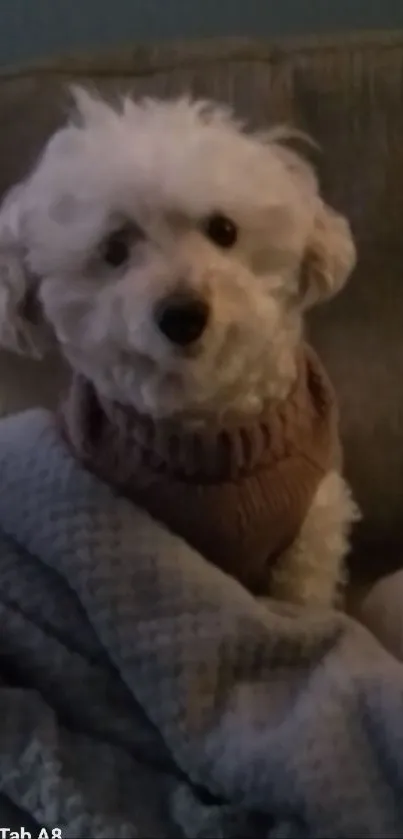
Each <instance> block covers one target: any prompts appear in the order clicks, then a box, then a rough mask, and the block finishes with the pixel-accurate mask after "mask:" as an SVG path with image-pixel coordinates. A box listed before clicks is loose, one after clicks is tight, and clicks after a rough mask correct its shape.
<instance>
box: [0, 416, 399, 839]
mask: <svg viewBox="0 0 403 839" xmlns="http://www.w3.org/2000/svg"><path fill="white" fill-rule="evenodd" d="M0 475H1V492H0V527H1V529H2V536H1V540H0V618H1V635H0V673H1V682H0V710H1V712H2V722H1V725H0V792H1V794H2V799H1V808H0V827H11V826H12V825H15V824H17V825H20V826H24V827H25V828H26V829H27V830H31V831H32V836H37V835H38V832H39V828H42V827H46V828H47V829H49V830H50V829H52V828H60V829H61V830H62V834H61V835H62V836H63V839H67V837H169V836H172V837H179V836H187V837H231V839H233V837H241V836H247V837H248V839H253V837H293V839H297V837H306V838H307V839H308V837H310V839H315V837H318V839H319V837H320V839H324V837H353V836H354V837H358V836H359V837H378V836H379V837H380V836H382V837H398V836H399V837H401V836H402V835H403V792H402V790H403V666H402V665H401V664H399V663H398V662H397V661H395V660H394V659H393V658H392V657H391V656H389V655H388V654H387V653H386V652H384V651H383V650H382V649H381V647H380V646H378V645H377V643H376V641H375V640H374V639H372V638H371V637H370V636H369V635H368V634H367V633H366V632H365V630H364V629H361V628H360V627H359V626H358V625H355V624H354V623H353V622H351V621H349V620H348V619H347V618H344V617H343V616H341V615H336V614H332V613H328V614H312V613H305V612H304V611H303V610H294V609H291V608H289V609H285V608H281V607H280V606H278V605H275V604H274V603H270V602H267V603H265V604H263V603H259V602H257V601H256V600H255V599H254V598H253V597H252V596H251V595H249V594H248V593H247V592H246V591H245V590H243V589H242V588H241V586H240V585H238V584H237V583H236V582H235V581H233V580H231V579H229V578H227V577H226V576H225V575H224V574H222V573H221V572H220V571H218V570H217V569H216V568H214V567H212V566H210V565H209V564H208V563H207V562H206V561H205V560H204V559H203V558H202V557H200V556H198V555H197V554H196V553H194V552H193V551H192V550H190V549H189V548H188V547H187V546H186V545H185V544H183V543H182V542H181V541H180V540H179V539H177V538H176V537H174V536H172V535H170V534H169V533H168V532H166V531H164V530H163V529H162V528H161V527H159V526H157V525H156V524H155V523H153V522H152V521H151V520H150V519H149V518H148V517H147V516H145V515H144V514H142V513H140V512H139V511H137V510H136V509H135V508H134V506H132V505H131V504H130V503H129V502H127V501H125V500H123V499H121V498H119V497H116V496H115V495H114V494H113V493H112V492H111V491H110V489H109V488H108V487H107V486H105V485H103V484H102V483H100V482H99V481H97V480H96V479H95V478H94V477H92V476H91V475H89V474H87V473H85V472H84V471H82V469H81V468H80V467H79V466H78V465H77V464H76V463H75V462H74V461H73V460H72V458H71V456H70V454H69V453H68V452H67V450H66V449H65V448H64V446H63V444H62V443H61V442H60V440H59V438H58V435H57V432H56V430H55V428H54V426H53V422H52V417H51V415H49V414H47V413H46V412H44V411H31V412H28V413H25V414H22V415H20V416H19V417H16V418H11V419H7V420H3V421H2V422H1V423H0ZM4 835H6V834H4Z"/></svg>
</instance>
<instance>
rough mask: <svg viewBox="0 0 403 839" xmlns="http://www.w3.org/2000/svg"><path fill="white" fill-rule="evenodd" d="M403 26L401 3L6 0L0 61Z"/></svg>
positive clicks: (0, 15) (1, 10)
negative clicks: (162, 43) (138, 45)
mask: <svg viewBox="0 0 403 839" xmlns="http://www.w3.org/2000/svg"><path fill="white" fill-rule="evenodd" d="M400 27H401V28H403V0H0V63H1V64H6V63H12V62H21V61H26V60H30V59H32V58H39V57H44V56H48V55H51V54H52V53H60V52H68V51H70V50H72V49H77V48H79V49H81V48H86V47H94V46H114V45H116V44H119V43H124V42H133V41H144V40H149V39H160V38H182V37H183V38H188V37H191V38H201V37H204V36H219V35H250V36H256V35H257V36H262V37H268V38H270V37H272V36H277V35H285V34H303V33H306V32H335V31H340V30H341V31H343V30H348V29H376V28H377V29H397V28H400Z"/></svg>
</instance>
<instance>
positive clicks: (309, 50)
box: [0, 33, 403, 584]
mask: <svg viewBox="0 0 403 839" xmlns="http://www.w3.org/2000/svg"><path fill="white" fill-rule="evenodd" d="M402 71H403V34H400V33H396V34H390V33H386V34H378V33H372V34H353V35H344V36H338V37H329V38H320V39H318V38H310V39H304V40H292V41H286V42H283V41H282V42H279V43H270V42H264V41H262V42H259V41H248V40H233V39H231V40H224V41H217V42H215V41H208V42H203V41H201V42H193V43H174V44H165V45H148V46H132V47H127V48H122V49H120V50H114V51H113V52H106V53H105V52H103V53H100V54H97V53H90V54H82V55H74V56H70V57H67V58H57V59H53V60H51V61H47V62H43V63H38V64H36V65H33V66H29V67H21V68H12V69H4V70H3V71H2V72H1V73H0V195H1V194H3V193H4V192H5V191H6V190H7V188H8V187H9V186H10V185H11V184H13V183H14V182H15V181H16V180H17V179H18V178H20V177H21V176H22V175H24V173H25V172H26V171H27V169H28V168H29V166H30V165H31V164H32V163H33V161H34V160H35V157H36V155H37V153H38V151H39V150H40V148H41V146H42V143H43V142H44V140H45V138H46V137H47V136H48V134H49V133H50V132H51V131H52V130H53V129H54V128H55V127H56V126H57V125H58V123H59V122H60V121H61V120H62V119H63V118H64V116H65V113H66V108H67V107H68V96H67V92H66V91H67V88H68V86H69V85H70V84H71V83H75V82H79V83H86V84H88V83H89V84H91V85H93V86H95V87H96V88H97V89H99V90H101V91H102V92H103V93H106V94H112V93H116V92H125V91H127V90H130V91H132V92H133V93H134V94H135V95H138V96H142V95H144V94H146V95H148V94H151V95H158V96H171V95H176V94H181V93H187V92H192V93H193V94H195V95H196V96H199V97H210V98H214V99H217V100H221V101H225V102H230V103H231V104H232V105H233V106H234V107H235V108H236V110H237V112H238V113H239V114H240V115H241V117H243V118H244V119H246V120H247V122H248V123H249V124H252V125H256V126H262V125H267V124H269V123H273V122H281V123H288V124H292V125H295V126H297V127H298V128H301V129H303V130H304V131H306V132H308V133H309V134H310V135H311V136H312V137H313V138H315V140H316V141H317V142H318V143H319V145H320V151H319V153H318V154H317V155H316V158H315V163H316V165H317V167H318V171H319V175H320V180H321V183H322V188H323V191H324V194H325V196H326V198H327V200H328V201H329V202H330V203H331V204H333V205H334V206H335V207H336V208H337V209H339V210H341V211H342V212H343V213H346V215H347V216H348V217H349V219H350V221H351V224H352V227H353V231H354V235H355V238H356V242H357V246H358V253H359V261H358V266H357V269H356V271H355V273H354V275H353V277H352V279H351V281H350V283H349V285H348V287H347V288H346V290H345V291H344V292H343V293H342V294H341V295H340V296H339V298H338V299H336V300H335V301H332V302H331V303H330V304H328V305H326V306H323V307H322V308H320V309H318V310H317V311H315V312H313V314H312V317H311V320H310V323H309V331H310V333H311V338H312V341H313V343H314V344H315V345H316V346H317V348H318V350H319V352H320V353H321V355H322V357H323V358H324V360H325V362H326V364H327V366H328V369H329V371H330V373H331V376H332V378H333V381H334V383H335V386H336V389H337V392H338V395H339V400H340V409H341V425H342V435H343V440H344V446H345V468H346V472H347V475H348V477H349V479H350V481H351V483H352V486H353V488H354V492H355V495H356V497H357V500H358V502H359V505H360V507H361V510H362V514H363V518H362V522H361V524H360V525H359V526H358V527H357V529H356V533H355V540H354V547H353V551H352V556H351V570H352V578H353V580H357V581H359V582H360V583H363V584H364V583H367V582H369V581H371V580H372V579H373V578H374V577H378V576H383V575H384V574H385V573H387V572H389V571H392V570H395V569H396V568H398V567H399V565H400V564H401V560H402V548H403V528H402V524H401V517H402V512H403V481H402V477H403V433H402V426H403V237H402V225H403V108H402V107H401V102H402V95H403V73H402ZM65 376H66V371H65V370H64V369H63V364H62V362H61V361H60V359H57V358H51V359H47V360H46V361H45V362H31V361H26V360H24V359H21V358H16V357H13V356H11V355H9V354H7V353H2V354H1V355H0V411H1V413H3V414H5V413H10V412H13V411H16V410H19V409H22V408H25V407H29V406H30V405H34V404H38V403H39V404H43V405H46V406H51V405H53V404H54V403H55V401H56V400H57V397H58V394H59V393H60V390H61V388H62V387H63V382H64V381H65Z"/></svg>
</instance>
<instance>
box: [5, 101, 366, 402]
mask: <svg viewBox="0 0 403 839" xmlns="http://www.w3.org/2000/svg"><path fill="white" fill-rule="evenodd" d="M75 96H76V105H77V107H76V112H75V116H74V118H73V119H72V120H71V121H70V122H69V123H68V124H67V125H66V126H65V127H64V128H63V129H62V130H60V131H58V132H57V133H56V134H55V135H54V136H53V137H52V139H51V140H50V142H49V143H48V145H47V147H46V148H45V150H44V153H43V155H42V157H41V158H40V160H39V162H38V164H37V166H36V168H35V169H34V171H33V172H32V173H31V174H30V175H29V177H27V179H26V180H25V181H24V182H23V183H21V184H20V185H18V186H17V187H16V188H15V189H14V190H12V191H11V193H10V194H9V196H7V198H6V200H5V202H4V204H3V207H2V209H1V211H0V343H2V344H3V345H4V346H7V347H9V348H13V349H16V350H20V351H23V352H28V353H31V354H41V353H43V351H44V349H45V347H46V345H47V343H48V341H49V337H50V336H51V335H53V336H54V337H55V338H56V340H57V342H58V343H59V345H60V347H61V350H62V352H63V353H64V355H65V356H66V358H67V359H68V360H69V362H70V363H71V365H72V366H73V367H74V368H75V369H77V370H79V371H81V372H82V373H84V374H85V375H86V376H88V377H89V378H90V379H91V380H92V381H93V382H94V384H95V385H96V387H98V388H99V389H100V390H101V391H102V392H103V393H104V394H106V395H108V396H110V397H112V398H115V399H117V400H119V401H121V402H124V403H131V404H134V405H135V406H136V407H137V408H138V409H139V410H141V411H145V412H148V413H151V414H153V415H154V416H161V415H170V414H174V413H191V414H196V415H197V414H200V415H202V414H203V413H204V412H209V413H211V412H213V413H217V412H221V411H224V410H226V409H240V410H251V411H253V410H255V409H257V408H259V406H260V403H261V401H262V400H264V399H266V398H268V397H270V396H277V397H280V396H281V395H282V392H283V391H285V390H286V389H287V388H288V387H289V384H290V381H291V379H292V376H293V373H294V352H295V345H296V343H297V341H298V340H299V328H300V319H301V318H300V315H301V312H302V311H303V309H304V308H306V306H308V305H311V304H312V303H315V302H317V301H320V300H322V299H325V298H327V297H330V296H331V295H333V294H334V293H336V292H337V291H338V290H339V289H340V288H341V287H342V285H343V284H344V282H345V280H346V278H347V276H348V274H349V272H350V270H351V268H352V266H353V263H354V259H355V251H354V246H353V242H352V238H351V234H350V230H349V227H348V224H347V222H346V221H345V220H344V219H343V218H342V217H340V216H339V215H337V214H336V213H335V212H333V211H332V210H330V209H329V208H328V207H327V206H326V205H325V204H324V203H323V201H322V199H321V197H320V195H319V194H318V188H317V183H316V179H315V177H314V175H313V173H312V171H311V169H310V167H309V166H308V165H307V164H306V163H305V162H303V161H302V160H301V159H300V158H299V157H298V156H297V155H295V154H294V153H292V152H291V151H289V150H288V149H287V148H286V146H285V145H284V143H283V141H282V139H281V137H280V136H279V133H278V132H275V131H273V132H272V133H270V132H269V133H268V134H267V135H265V136H263V135H262V136H256V135H252V134H247V133H246V132H245V131H243V129H242V128H241V127H240V126H239V125H238V124H237V123H236V122H235V121H234V120H233V119H232V117H231V115H230V114H228V113H227V112H226V111H224V110H222V109H220V108H217V107H215V106H211V105H209V104H206V103H199V102H196V103H194V102H190V101H188V100H179V101H175V102H158V101H150V100H145V101H142V102H140V103H135V102H133V101H131V100H129V99H127V100H124V101H123V102H122V103H121V105H120V107H119V108H116V109H115V108H112V107H110V106H109V105H108V104H106V103H105V102H102V101H101V100H99V99H97V98H95V97H93V96H91V95H89V94H88V93H87V92H85V91H83V90H79V91H76V93H75Z"/></svg>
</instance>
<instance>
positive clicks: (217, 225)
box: [203, 213, 238, 248]
mask: <svg viewBox="0 0 403 839" xmlns="http://www.w3.org/2000/svg"><path fill="white" fill-rule="evenodd" d="M203 227H204V232H205V234H206V236H207V237H208V238H209V239H211V241H212V242H214V244H215V245H218V246H219V247H220V248H232V247H233V246H234V245H235V243H236V240H237V238H238V229H237V226H236V224H234V222H233V221H231V219H230V218H227V217H226V216H222V215H220V213H214V215H212V216H209V218H208V219H206V221H205V223H204V225H203Z"/></svg>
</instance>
